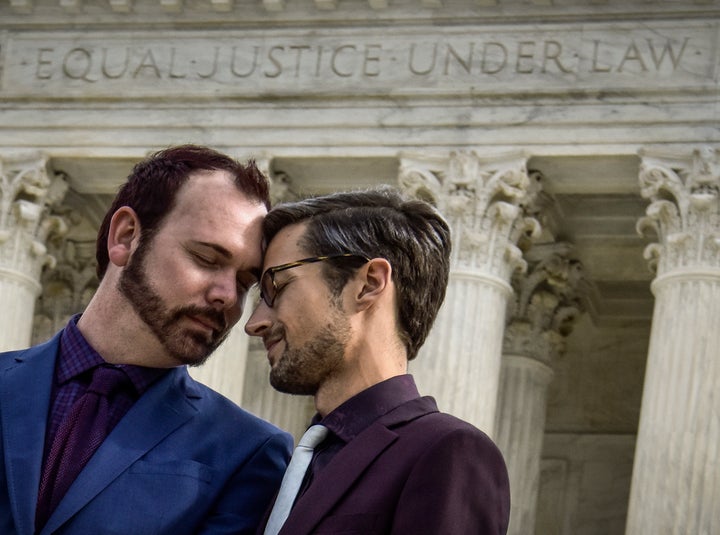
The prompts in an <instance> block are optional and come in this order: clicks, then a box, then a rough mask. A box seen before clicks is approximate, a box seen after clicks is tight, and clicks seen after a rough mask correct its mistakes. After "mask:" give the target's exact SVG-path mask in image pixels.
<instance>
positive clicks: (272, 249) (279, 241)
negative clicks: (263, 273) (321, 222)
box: [263, 223, 307, 268]
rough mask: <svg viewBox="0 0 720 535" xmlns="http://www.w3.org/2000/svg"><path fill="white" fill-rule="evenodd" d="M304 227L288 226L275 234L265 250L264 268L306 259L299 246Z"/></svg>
mask: <svg viewBox="0 0 720 535" xmlns="http://www.w3.org/2000/svg"><path fill="white" fill-rule="evenodd" d="M306 226H307V225H306V224H305V223H296V224H294V225H288V226H287V227H284V228H282V229H281V230H280V231H279V232H278V233H277V234H275V236H274V237H273V239H272V240H271V241H270V243H269V244H268V246H267V249H266V250H265V260H264V262H263V265H264V267H265V268H268V267H271V266H277V265H280V264H286V263H288V262H294V261H296V260H299V259H301V258H304V257H306V256H307V251H305V249H303V247H302V246H301V245H300V241H301V239H302V237H303V236H304V235H305V229H306Z"/></svg>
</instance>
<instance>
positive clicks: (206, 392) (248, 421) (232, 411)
mask: <svg viewBox="0 0 720 535" xmlns="http://www.w3.org/2000/svg"><path fill="white" fill-rule="evenodd" d="M189 380H190V382H191V383H192V386H193V388H194V389H195V390H196V392H197V393H198V394H199V396H198V397H199V398H200V403H201V405H202V408H201V410H200V414H201V415H202V417H203V418H206V419H209V420H213V421H215V422H218V421H221V422H226V423H227V424H228V425H232V426H235V427H236V428H237V430H238V432H243V433H246V432H248V431H250V432H253V433H260V434H264V435H267V436H270V435H276V434H286V433H285V431H283V430H282V429H280V428H279V427H277V426H276V425H274V424H272V423H270V422H268V421H267V420H264V419H263V418H260V417H259V416H256V415H255V414H252V413H251V412H249V411H247V410H245V409H243V408H242V407H240V405H238V404H237V403H235V402H234V401H232V400H231V399H229V398H227V397H225V396H224V395H222V394H221V393H219V392H217V391H216V390H213V389H212V388H210V387H209V386H207V385H205V384H203V383H200V382H198V381H195V380H194V379H192V378H189Z"/></svg>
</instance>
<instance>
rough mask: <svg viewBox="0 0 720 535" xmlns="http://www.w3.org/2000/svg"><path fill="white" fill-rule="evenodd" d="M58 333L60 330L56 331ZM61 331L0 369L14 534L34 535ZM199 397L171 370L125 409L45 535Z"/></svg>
mask: <svg viewBox="0 0 720 535" xmlns="http://www.w3.org/2000/svg"><path fill="white" fill-rule="evenodd" d="M61 332H62V331H61ZM59 343H60V333H58V334H57V335H56V336H54V337H53V338H52V339H51V340H50V341H48V342H46V343H44V344H41V345H38V346H34V347H31V348H30V349H26V350H24V351H19V352H15V354H14V355H13V357H12V358H11V359H9V360H8V361H7V362H6V363H4V364H3V366H2V368H0V419H1V421H2V429H3V433H2V440H3V449H4V453H5V466H6V473H7V480H8V481H7V483H8V492H9V494H10V502H11V503H10V507H11V508H12V512H13V517H14V518H15V522H16V527H17V531H18V535H32V534H33V533H34V532H35V528H34V526H35V509H36V506H37V494H38V487H39V485H40V471H41V468H42V459H43V447H44V444H45V428H46V424H47V417H48V410H49V405H50V390H51V388H50V385H51V384H52V381H53V373H54V367H55V360H56V358H57V354H58V349H59ZM200 397H202V394H201V390H200V389H199V388H198V385H197V384H196V383H195V382H194V381H193V380H192V379H190V377H189V375H188V373H187V370H186V369H185V367H180V368H174V369H171V370H170V371H169V373H167V374H166V375H165V376H164V377H162V378H161V379H159V380H158V381H157V382H156V383H155V384H153V385H152V386H151V387H150V388H149V389H148V391H147V392H145V394H144V395H143V396H142V397H141V398H140V399H139V400H138V401H137V402H136V403H135V404H134V405H133V407H131V409H130V410H129V411H128V413H127V414H126V415H125V417H124V418H123V419H122V420H121V421H120V423H118V425H117V426H116V427H115V429H113V431H112V432H111V433H110V435H109V436H108V437H107V439H106V440H105V442H103V444H102V445H101V446H100V448H98V450H97V451H96V452H95V455H94V456H93V457H92V459H90V462H89V463H88V465H87V466H86V468H85V470H83V471H82V472H81V473H80V475H79V476H78V478H77V480H76V481H75V483H74V484H73V485H72V486H71V487H70V489H69V490H68V492H67V494H66V495H65V497H64V498H63V500H62V502H61V503H60V504H59V505H58V507H57V509H56V510H55V511H54V512H53V514H52V516H51V517H50V518H49V520H48V523H47V524H46V525H45V528H44V529H43V531H42V533H43V534H47V533H52V531H54V530H56V529H57V528H58V527H60V526H61V525H62V524H63V523H64V522H66V521H67V520H68V519H69V518H70V517H71V516H72V515H74V514H75V513H76V512H78V511H79V510H80V509H81V508H82V507H83V506H84V505H85V504H86V503H88V502H89V501H90V500H91V499H92V498H93V497H94V496H96V495H97V494H98V493H99V492H100V491H102V490H103V489H104V488H105V487H107V486H108V485H109V484H110V483H111V482H112V481H113V480H114V479H115V478H116V477H117V476H118V475H119V474H120V473H122V472H123V471H124V470H126V469H127V468H128V467H129V466H130V465H131V464H132V463H133V462H135V461H136V460H137V459H139V458H140V457H142V456H143V455H145V453H147V452H148V451H149V450H150V449H152V448H153V447H154V446H155V445H156V444H157V443H159V442H160V441H161V440H163V439H164V438H165V437H166V436H167V435H169V434H170V433H171V432H173V431H174V430H175V429H177V428H178V427H180V426H181V425H183V424H184V423H185V422H186V421H187V420H189V419H190V418H192V417H193V416H194V415H195V414H196V413H197V411H198V409H197V407H196V401H195V400H196V399H198V398H200Z"/></svg>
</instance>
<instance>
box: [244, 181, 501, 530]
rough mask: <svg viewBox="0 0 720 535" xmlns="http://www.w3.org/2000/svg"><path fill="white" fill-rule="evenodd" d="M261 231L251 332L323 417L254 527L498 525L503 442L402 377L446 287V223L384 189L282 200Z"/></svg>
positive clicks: (280, 386)
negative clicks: (439, 404)
mask: <svg viewBox="0 0 720 535" xmlns="http://www.w3.org/2000/svg"><path fill="white" fill-rule="evenodd" d="M263 234H264V243H265V244H266V250H265V257H264V270H263V273H262V276H261V279H260V297H261V299H260V301H259V303H258V305H257V308H256V309H255V311H254V313H253V314H252V316H251V317H250V319H249V321H248V322H247V324H246V326H245V330H246V332H247V333H248V334H250V335H253V336H260V337H262V339H263V342H264V344H265V348H266V349H267V352H268V360H269V362H270V383H271V384H272V385H273V387H275V388H276V389H277V390H279V391H281V392H286V393H289V394H299V395H312V396H314V400H315V407H316V409H317V414H316V415H315V417H314V418H313V421H312V424H313V425H312V426H310V428H309V430H308V433H306V435H305V436H304V437H303V439H301V441H300V444H299V447H298V449H296V453H295V454H293V460H292V462H291V465H290V467H289V468H288V471H287V473H286V476H285V479H284V480H283V484H282V487H281V489H280V491H279V494H278V496H277V498H276V500H275V504H274V506H273V507H272V508H271V510H269V511H268V513H267V515H266V520H265V521H264V528H261V531H259V533H265V534H272V535H275V534H276V533H281V534H283V535H304V534H309V533H362V534H370V533H383V534H385V533H393V534H401V535H406V534H433V535H435V534H461V535H464V534H469V533H472V534H493V535H495V534H504V533H506V530H507V523H508V517H509V506H510V503H509V502H510V493H509V487H508V485H509V484H508V476H507V470H506V467H505V464H504V461H503V458H502V456H501V454H500V452H499V450H498V449H497V447H496V446H495V445H494V444H493V443H492V441H491V440H490V439H489V438H488V437H487V436H486V435H485V434H484V433H482V432H481V431H480V430H478V429H477V428H475V427H473V426H472V425H470V424H468V423H466V422H463V421H462V420H459V419H457V418H455V417H453V416H450V415H448V414H443V413H440V412H439V411H438V408H437V405H436V404H435V401H434V400H433V399H432V398H430V397H421V396H420V394H419V393H418V391H417V388H416V386H415V383H414V381H413V378H412V376H411V375H409V374H408V361H410V360H412V359H413V358H415V357H416V355H417V353H418V350H419V349H420V347H421V346H422V344H423V343H424V341H425V338H426V336H427V334H428V332H429V330H430V328H431V326H432V324H433V322H434V320H435V317H436V315H437V312H438V309H439V308H440V305H441V304H442V301H443V299H444V297H445V290H446V287H447V282H448V273H449V266H450V248H451V245H450V230H449V228H448V225H447V223H446V222H445V221H444V219H443V218H442V217H441V216H440V215H439V213H438V212H437V211H436V210H435V209H434V208H433V207H432V206H431V205H429V204H427V203H425V202H422V201H419V200H411V199H406V198H404V197H402V196H401V195H400V194H399V193H398V192H397V191H395V190H394V189H392V188H379V189H373V190H367V191H357V192H347V193H337V194H332V195H327V196H322V197H316V198H311V199H306V200H302V201H299V202H293V203H286V204H281V205H279V206H277V207H275V208H274V209H273V210H271V211H270V213H269V214H268V216H267V217H266V218H265V220H264V222H263ZM433 357H435V358H441V355H434V356H433ZM300 457H304V458H307V459H308V460H309V461H310V464H309V467H305V466H297V468H296V464H297V465H299V462H298V463H296V460H297V459H300ZM296 473H297V474H299V477H296ZM293 480H295V485H296V486H295V487H293V486H292V483H293Z"/></svg>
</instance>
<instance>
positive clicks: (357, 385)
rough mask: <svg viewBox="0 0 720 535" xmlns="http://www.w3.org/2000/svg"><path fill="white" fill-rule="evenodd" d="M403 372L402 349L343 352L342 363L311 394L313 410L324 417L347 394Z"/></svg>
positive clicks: (404, 359)
mask: <svg viewBox="0 0 720 535" xmlns="http://www.w3.org/2000/svg"><path fill="white" fill-rule="evenodd" d="M406 373H407V358H406V357H405V351H404V349H403V350H402V351H390V350H389V348H385V349H384V350H383V351H380V350H378V351H377V352H375V353H365V352H362V354H358V353H356V354H353V353H352V352H351V353H350V354H348V355H346V366H344V367H343V369H342V370H340V371H338V372H337V373H336V374H334V375H333V376H332V377H330V378H328V379H327V380H326V381H325V382H324V383H323V384H322V385H321V386H320V388H318V391H317V392H316V393H315V409H316V410H317V412H318V413H319V414H320V415H321V416H322V417H325V416H327V415H328V414H329V413H331V412H332V411H333V410H335V409H336V408H337V407H339V406H340V405H342V404H343V403H345V402H346V401H347V400H348V399H350V398H351V397H353V396H355V395H357V394H359V393H360V392H362V391H363V390H366V389H368V388H370V387H371V386H373V385H376V384H378V383H381V382H382V381H385V380H386V379H390V378H391V377H396V376H398V375H404V374H406Z"/></svg>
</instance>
